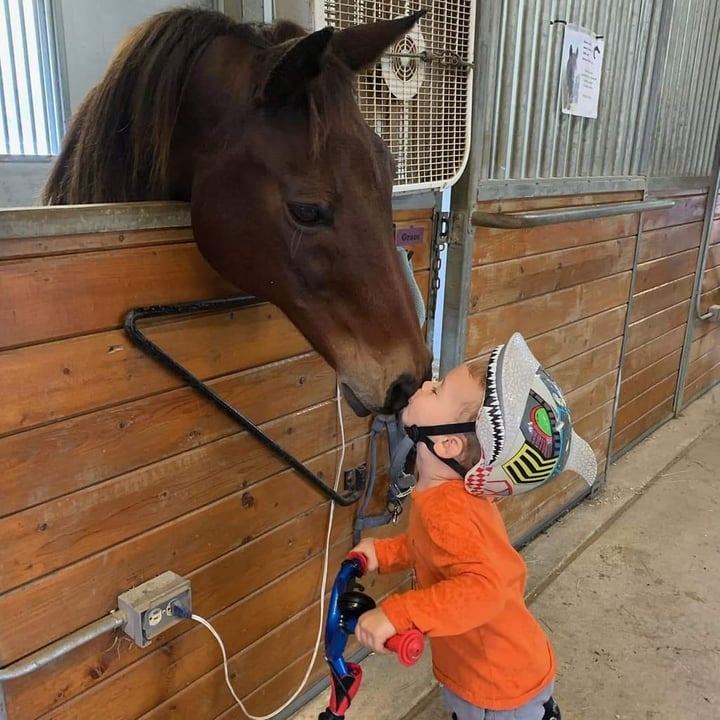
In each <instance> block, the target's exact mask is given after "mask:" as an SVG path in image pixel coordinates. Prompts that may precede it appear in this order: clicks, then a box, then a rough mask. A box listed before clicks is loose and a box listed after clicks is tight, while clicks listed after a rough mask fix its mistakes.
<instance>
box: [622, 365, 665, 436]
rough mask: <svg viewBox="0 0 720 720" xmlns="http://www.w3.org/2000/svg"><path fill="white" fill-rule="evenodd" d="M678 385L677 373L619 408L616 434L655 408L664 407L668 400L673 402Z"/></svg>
mask: <svg viewBox="0 0 720 720" xmlns="http://www.w3.org/2000/svg"><path fill="white" fill-rule="evenodd" d="M676 384H677V373H673V374H672V375H669V376H668V377H666V378H664V379H663V380H661V381H660V382H659V383H657V384H655V385H653V386H652V387H651V388H649V389H648V390H646V391H645V392H643V393H639V394H637V395H635V396H633V397H632V398H629V399H628V401H627V402H626V403H625V404H624V405H623V406H622V407H620V408H618V413H617V418H616V420H615V428H616V432H622V431H623V430H625V429H626V428H627V427H629V426H630V425H631V424H632V423H634V422H635V421H636V420H639V419H640V418H641V417H642V416H643V415H646V414H647V413H649V412H650V411H651V410H652V409H653V408H656V407H660V406H664V403H666V402H667V400H668V398H669V399H670V400H671V401H672V399H673V397H674V396H675V386H676Z"/></svg>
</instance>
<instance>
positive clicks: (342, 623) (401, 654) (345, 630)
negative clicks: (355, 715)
mask: <svg viewBox="0 0 720 720" xmlns="http://www.w3.org/2000/svg"><path fill="white" fill-rule="evenodd" d="M366 572H367V558H366V557H365V555H363V554H362V553H358V552H351V553H350V554H349V555H348V556H347V558H346V559H345V560H343V562H342V565H341V566H340V572H339V573H338V574H337V577H336V578H335V583H334V584H333V588H332V592H331V594H330V605H329V606H328V617H327V622H326V625H325V659H326V660H327V663H328V666H329V667H330V681H331V687H330V692H331V694H330V703H329V705H328V707H327V709H326V710H325V711H324V712H322V713H320V715H319V716H318V720H343V719H344V717H345V713H346V712H347V711H348V708H349V707H350V703H351V702H352V699H353V698H354V697H355V694H356V693H357V691H358V688H359V687H360V683H361V682H362V668H361V667H360V665H358V664H357V663H351V662H347V661H346V660H345V658H344V657H343V652H344V651H345V646H346V645H347V640H348V636H349V635H352V634H353V633H354V632H355V626H356V625H357V621H358V618H359V617H360V615H362V614H363V613H364V612H367V611H368V610H372V609H373V608H374V607H375V601H374V600H373V599H372V598H371V597H370V596H369V595H366V594H365V593H364V592H361V591H362V587H361V586H360V585H358V584H357V582H356V580H357V578H360V577H362V576H363V575H364V574H365V573H366ZM357 588H360V589H359V590H358V589H357ZM424 642H425V640H424V637H423V634H422V633H421V632H420V631H419V630H416V629H413V630H409V631H408V632H406V633H399V634H398V635H394V636H393V637H391V638H390V639H389V640H388V641H387V642H386V643H385V647H386V648H387V649H388V650H392V651H393V652H395V653H397V656H398V660H399V661H400V663H401V664H402V665H405V666H410V665H414V664H415V663H416V662H417V661H418V660H419V659H420V657H421V656H422V653H423V648H424Z"/></svg>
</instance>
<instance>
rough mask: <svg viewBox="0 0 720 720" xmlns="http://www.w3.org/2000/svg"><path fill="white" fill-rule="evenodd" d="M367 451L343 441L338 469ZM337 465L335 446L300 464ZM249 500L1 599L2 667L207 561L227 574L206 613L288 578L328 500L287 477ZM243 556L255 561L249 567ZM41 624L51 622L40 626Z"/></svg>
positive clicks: (312, 539)
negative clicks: (159, 578)
mask: <svg viewBox="0 0 720 720" xmlns="http://www.w3.org/2000/svg"><path fill="white" fill-rule="evenodd" d="M366 450H367V437H363V438H361V439H359V440H356V441H352V442H350V443H348V447H347V451H346V462H345V466H344V467H346V468H349V467H353V466H355V465H357V464H358V463H360V462H363V461H364V459H365V453H366ZM336 458H337V454H336V451H335V450H334V449H333V450H331V451H329V452H328V453H324V454H323V455H322V456H320V457H318V458H315V459H313V460H310V461H308V463H307V465H308V467H309V468H310V469H311V470H313V471H314V472H316V473H318V474H322V476H324V477H327V478H329V479H330V481H332V478H333V477H334V471H335V465H336V462H337V460H336ZM289 490H291V492H289ZM250 495H251V496H252V498H254V499H255V501H254V502H250V500H249V496H248V495H247V494H246V490H245V489H244V488H243V489H241V490H239V491H238V492H236V493H233V494H232V495H227V496H225V497H223V498H221V499H220V500H218V501H216V502H213V503H209V504H208V505H205V506H203V507H202V508H199V509H198V510H196V511H194V512H192V513H189V514H186V515H184V516H182V517H180V518H177V519H175V520H173V521H171V522H166V523H164V524H162V525H159V526H157V527H155V528H154V529H152V530H150V531H148V532H145V533H142V534H141V535H136V536H135V537H132V538H130V539H128V540H126V541H124V542H121V543H117V544H116V545H113V546H112V547H110V548H108V549H107V550H105V551H103V552H101V553H97V554H95V555H92V556H90V557H88V558H85V559H84V560H81V561H79V562H77V563H73V564H72V565H68V566H66V567H64V568H62V569H60V570H58V571H57V572H55V573H51V574H49V575H46V576H44V577H42V578H40V579H38V580H36V581H34V582H32V583H29V584H26V585H24V586H23V587H21V588H19V589H17V590H14V591H12V592H9V593H5V594H3V595H0V616H1V617H3V618H4V619H5V622H6V623H7V627H6V628H5V630H4V631H3V633H2V636H0V663H2V665H3V666H4V665H6V664H8V663H10V662H12V661H13V660H15V659H17V658H18V657H22V656H24V655H26V654H28V653H30V652H32V651H34V650H36V649H38V648H39V647H42V646H44V645H46V644H48V643H49V642H52V641H53V640H56V639H57V638H59V637H62V636H63V635H66V634H68V633H69V632H72V631H73V630H76V629H77V628H79V627H82V626H83V625H85V624H87V623H89V622H92V621H93V620H95V619H96V618H98V617H101V616H102V615H104V614H105V613H107V612H109V611H110V610H112V609H113V608H115V607H116V606H117V597H118V595H120V594H121V593H123V592H125V591H126V590H128V589H130V588H132V587H135V586H136V585H138V584H140V583H142V582H144V581H145V580H149V579H150V578H152V577H154V576H156V575H159V574H160V573H162V572H164V571H165V570H168V569H170V570H174V571H175V572H177V573H178V574H180V575H186V574H189V573H192V572H193V571H194V570H195V569H197V568H199V567H202V566H204V565H206V564H209V565H210V566H211V567H212V568H213V572H215V571H216V570H217V572H219V573H220V576H223V575H225V576H226V577H228V578H232V577H234V578H235V579H234V585H233V587H231V588H229V589H228V592H229V593H230V595H228V596H227V597H226V596H223V595H221V594H220V588H217V589H216V590H215V591H214V593H217V594H213V593H211V594H210V597H211V598H214V600H213V602H217V603H219V605H212V606H209V607H208V608H205V609H207V610H208V611H211V610H212V611H216V610H218V609H220V608H222V607H224V606H225V605H223V604H222V602H225V600H227V604H229V603H231V602H234V601H235V599H237V598H238V597H242V596H243V595H245V594H247V593H249V592H253V591H255V590H257V589H258V588H260V587H262V586H263V585H264V584H265V583H267V582H269V581H270V580H271V579H272V578H273V577H276V576H277V575H279V574H282V573H283V572H286V571H287V570H288V569H289V567H291V566H292V564H293V563H296V562H298V557H299V558H302V557H305V556H306V555H307V556H308V557H309V556H310V555H312V554H314V553H316V552H320V549H321V548H322V543H323V541H324V536H323V531H322V526H323V523H324V521H323V520H322V518H323V517H326V516H327V503H326V502H325V500H324V498H323V496H322V495H321V494H320V492H319V491H318V490H316V489H315V488H314V486H311V485H310V484H309V483H307V482H305V481H304V480H302V479H301V478H300V477H299V476H298V475H297V473H295V471H290V470H288V471H285V472H283V473H280V474H278V475H276V476H273V477H272V478H269V479H267V480H264V481H261V482H260V483H258V484H257V485H255V486H253V488H252V491H251V493H250ZM243 499H245V502H243ZM289 508H291V511H292V512H291V514H293V515H296V516H297V517H295V518H293V519H292V520H288V519H287V517H288V512H289V510H288V509H289ZM313 508H316V509H315V510H313ZM323 508H324V510H323ZM356 510H357V508H355V507H350V508H340V507H338V508H337V510H336V515H337V518H338V520H337V522H338V527H340V524H341V518H345V517H347V518H348V520H347V522H348V523H351V522H352V517H353V516H354V514H355V512H356ZM308 513H309V514H308ZM323 513H324V514H323ZM343 522H344V521H343ZM272 526H277V528H278V529H276V530H272V529H271V528H272ZM348 527H349V525H348ZM316 530H317V532H316ZM278 547H282V548H283V551H282V552H281V553H278V552H277V548H278ZM178 548H182V552H178ZM297 553H300V554H299V555H297ZM220 557H223V558H224V559H223V560H219V559H218V558H220ZM251 557H255V558H256V560H255V561H253V562H252V563H251V562H250V560H249V558H251ZM258 573H259V574H258ZM268 573H270V574H269V575H268ZM273 573H276V574H273ZM212 586H213V583H210V584H209V585H208V587H209V588H212ZM194 592H195V591H194ZM223 598H225V599H223ZM195 602H196V606H197V607H198V608H201V607H205V606H204V605H203V604H197V603H200V599H199V598H198V597H196V598H195ZM28 607H32V608H33V612H32V613H28V612H27V608H28ZM57 607H72V608H73V612H72V613H58V612H57ZM42 617H48V618H52V622H38V618H42Z"/></svg>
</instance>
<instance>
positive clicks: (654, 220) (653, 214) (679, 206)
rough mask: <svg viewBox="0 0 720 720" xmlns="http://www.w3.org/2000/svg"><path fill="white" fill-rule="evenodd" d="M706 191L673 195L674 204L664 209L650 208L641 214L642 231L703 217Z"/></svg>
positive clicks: (680, 223) (693, 220)
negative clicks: (682, 195) (679, 195)
mask: <svg viewBox="0 0 720 720" xmlns="http://www.w3.org/2000/svg"><path fill="white" fill-rule="evenodd" d="M706 198H707V194H706V193H702V194H701V195H687V196H684V197H675V198H673V200H674V201H675V205H674V206H673V207H671V208H668V209H666V210H652V211H650V212H646V213H644V214H643V231H645V230H656V229H658V228H664V227H670V226H671V225H685V224H689V223H693V222H697V221H701V220H702V219H703V215H704V214H705V200H706Z"/></svg>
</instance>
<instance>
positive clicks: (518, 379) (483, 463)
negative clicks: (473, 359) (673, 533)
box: [465, 333, 597, 496]
mask: <svg viewBox="0 0 720 720" xmlns="http://www.w3.org/2000/svg"><path fill="white" fill-rule="evenodd" d="M475 433H476V434H477V438H478V440H479V442H480V447H481V449H482V458H481V459H480V461H479V462H478V463H477V464H475V465H474V466H473V467H472V468H470V469H469V470H468V471H467V472H466V473H465V489H466V490H467V491H468V492H469V493H470V494H472V495H496V496H503V495H515V494H519V493H524V492H528V491H530V490H535V489H537V488H539V487H542V486H543V485H545V484H546V483H547V482H549V481H550V480H551V479H552V478H553V477H555V476H556V475H558V474H559V473H560V472H562V471H563V470H572V471H573V472H576V473H578V474H579V475H580V476H582V477H583V478H584V479H585V481H586V482H587V483H588V485H592V483H593V482H594V481H595V478H596V477H597V461H596V459H595V453H594V452H593V451H592V448H591V447H590V446H589V445H588V444H587V442H585V440H583V439H582V438H581V437H580V436H579V435H578V434H577V433H576V432H575V431H574V430H573V428H572V422H571V419H570V411H569V409H568V407H567V403H566V402H565V398H564V396H563V393H562V391H561V390H560V388H559V387H558V386H557V384H556V383H555V381H554V380H553V379H552V377H550V375H549V374H548V372H547V371H546V370H545V369H544V368H543V367H542V366H541V365H540V363H539V362H538V360H537V359H536V358H535V356H534V355H533V354H532V352H531V351H530V348H529V347H528V345H527V343H526V342H525V339H524V338H523V336H522V335H520V333H515V334H513V336H512V337H511V338H510V340H508V342H507V343H506V344H505V345H500V346H498V347H497V348H495V350H494V351H493V352H492V354H491V356H490V360H489V361H488V369H487V376H486V390H485V401H484V403H483V405H482V407H481V408H480V411H479V413H478V416H477V419H476V421H475Z"/></svg>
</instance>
